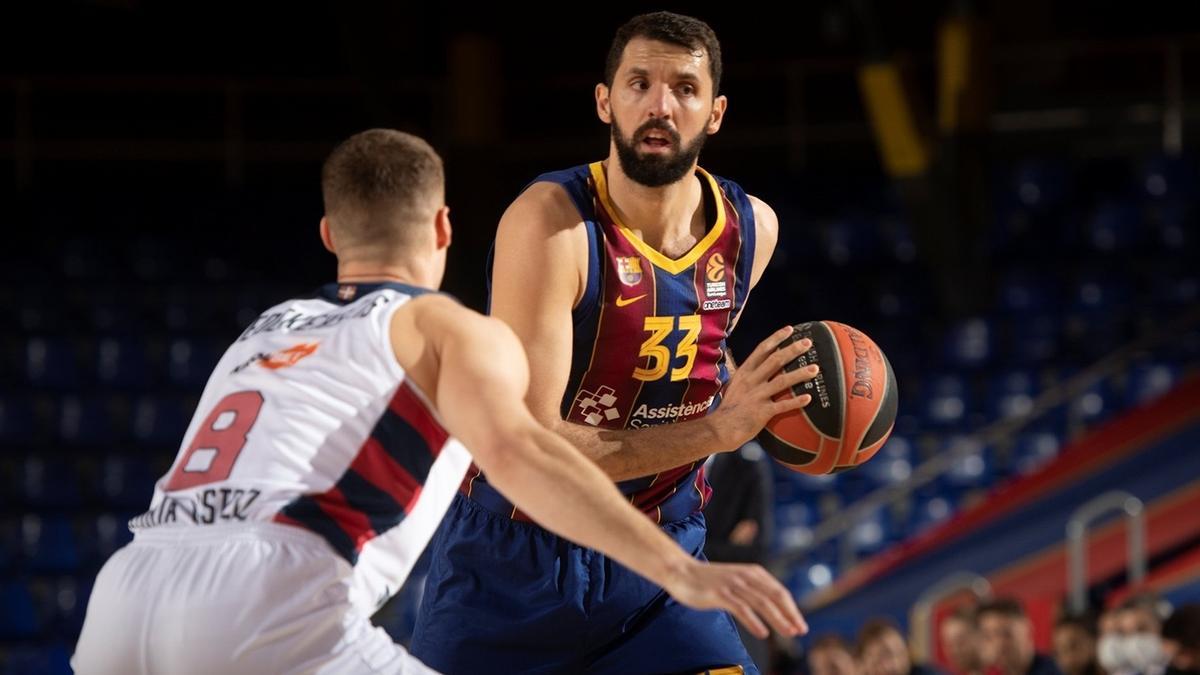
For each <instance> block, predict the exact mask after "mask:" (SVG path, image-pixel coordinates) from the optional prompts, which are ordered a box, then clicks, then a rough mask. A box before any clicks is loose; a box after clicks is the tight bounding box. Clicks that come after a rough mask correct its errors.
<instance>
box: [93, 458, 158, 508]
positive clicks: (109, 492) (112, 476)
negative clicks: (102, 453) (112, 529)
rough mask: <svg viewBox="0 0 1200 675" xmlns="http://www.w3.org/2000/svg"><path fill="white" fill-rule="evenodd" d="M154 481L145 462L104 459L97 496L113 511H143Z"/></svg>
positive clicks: (152, 489) (152, 491)
mask: <svg viewBox="0 0 1200 675" xmlns="http://www.w3.org/2000/svg"><path fill="white" fill-rule="evenodd" d="M156 479H157V476H155V475H154V472H153V470H152V469H151V468H150V466H149V464H147V463H146V462H145V461H144V460H137V459H130V458H127V457H116V456H113V457H106V458H105V459H104V461H103V463H101V465H100V485H99V493H100V496H101V498H103V500H104V502H105V503H106V504H107V505H109V506H112V507H115V508H119V509H139V508H145V507H146V506H148V505H149V504H150V498H151V496H153V494H154V482H155V480H156Z"/></svg>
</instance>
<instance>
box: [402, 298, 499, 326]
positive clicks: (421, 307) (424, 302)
mask: <svg viewBox="0 0 1200 675" xmlns="http://www.w3.org/2000/svg"><path fill="white" fill-rule="evenodd" d="M400 311H404V314H405V315H406V316H403V317H402V319H401V320H406V321H408V322H411V324H412V325H413V328H415V329H419V330H422V331H423V332H427V333H429V332H433V333H437V334H443V335H458V334H479V335H487V334H489V333H493V334H502V333H505V332H511V331H510V329H509V328H508V325H507V324H505V323H504V322H503V321H501V320H499V319H496V318H494V317H490V316H486V315H484V314H480V313H479V312H476V311H475V310H473V309H471V308H469V307H466V306H464V305H462V304H461V303H459V302H458V301H457V300H456V299H454V297H453V296H450V295H446V294H444V293H429V294H426V295H422V296H420V297H416V298H413V299H412V300H410V301H409V302H408V303H407V305H406V306H405V307H404V308H401V310H400Z"/></svg>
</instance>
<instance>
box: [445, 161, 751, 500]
mask: <svg viewBox="0 0 1200 675" xmlns="http://www.w3.org/2000/svg"><path fill="white" fill-rule="evenodd" d="M696 178H697V179H698V180H699V181H700V182H701V185H702V187H703V194H704V211H705V216H706V222H707V224H708V227H707V231H706V233H705V234H704V236H703V237H702V238H701V239H700V241H699V242H697V243H696V245H695V246H694V247H693V248H692V249H691V250H690V251H688V252H687V253H686V254H684V255H683V256H682V257H680V258H675V259H672V258H669V257H667V256H665V255H663V254H662V253H660V252H659V251H657V250H655V249H654V248H652V247H650V246H649V245H647V244H646V243H645V242H643V241H642V240H641V239H640V238H639V237H638V236H637V235H636V234H635V233H634V232H633V231H632V230H630V229H629V228H628V227H626V226H625V225H624V224H623V223H622V222H621V220H620V217H619V216H618V214H617V211H616V209H615V208H614V207H613V203H612V200H611V199H610V197H609V194H608V188H607V182H606V178H605V170H604V166H603V165H602V164H601V163H600V162H596V163H593V164H590V165H584V166H578V167H575V168H572V169H567V170H565V171H557V172H554V173H548V174H544V175H542V176H539V177H538V178H537V180H536V181H534V182H542V181H545V182H552V183H555V184H558V185H561V186H562V187H563V189H564V190H566V192H567V194H568V195H569V196H570V197H571V200H572V202H573V203H574V204H575V207H576V208H577V209H578V211H579V215H580V218H581V219H582V221H583V223H584V225H585V227H586V230H587V237H588V271H587V284H586V286H585V290H584V293H583V296H582V298H581V299H580V301H579V303H578V305H577V306H576V307H575V308H574V310H573V315H572V316H573V321H574V338H573V345H572V357H571V372H570V377H569V379H568V382H567V387H566V390H565V392H564V395H563V399H562V404H561V414H562V417H563V419H564V420H567V421H569V422H573V423H575V424H581V425H585V426H593V427H598V428H602V429H636V428H639V427H646V426H651V425H657V424H673V423H675V422H682V421H685V420H691V419H696V418H698V417H703V416H704V415H706V414H708V413H709V412H710V411H712V410H714V409H715V408H716V406H717V405H718V404H719V403H720V394H721V388H722V387H723V386H724V384H725V382H726V381H727V380H728V378H729V371H728V369H727V367H726V350H727V345H726V340H727V338H728V336H729V333H730V330H731V328H732V326H733V324H734V320H735V318H736V317H737V315H738V313H739V312H740V311H741V309H742V306H743V304H744V303H745V300H746V295H747V294H748V292H749V290H750V274H751V269H752V266H753V262H754V235H755V228H754V212H753V210H752V208H751V205H750V201H749V199H748V197H747V196H746V193H745V192H744V191H743V190H742V188H741V187H739V186H738V185H737V184H736V183H734V182H732V181H729V180H725V179H723V178H719V177H717V176H713V175H711V174H709V173H708V172H706V171H704V170H703V169H697V171H696ZM530 358H537V355H536V354H531V355H530ZM702 464H703V462H702V461H697V462H689V463H687V464H684V465H682V466H678V467H675V468H673V469H670V470H668V471H664V472H662V473H659V474H656V475H653V476H645V477H642V478H637V479H632V480H627V481H622V482H621V483H619V484H618V487H619V488H620V489H621V491H622V493H624V494H625V495H627V496H628V497H629V498H630V501H631V502H632V503H633V504H634V505H635V506H637V507H638V508H640V509H641V510H643V511H644V512H646V513H647V514H649V515H650V516H651V517H653V518H655V520H657V521H660V522H661V521H662V520H664V515H663V510H662V507H663V506H664V504H665V503H666V502H667V501H668V500H670V502H671V505H670V514H669V516H668V517H667V518H666V519H674V518H675V517H682V515H686V514H688V513H691V512H693V511H697V510H700V509H701V508H703V506H704V504H705V503H706V502H707V501H708V497H709V494H710V493H711V490H710V488H709V487H708V483H707V481H706V480H705V478H704V471H703V468H702ZM479 480H480V478H479V477H478V471H477V470H472V471H469V472H468V475H467V481H466V482H465V483H464V488H465V489H467V490H473V489H474V486H475V485H477V484H478V481H479ZM513 515H514V517H515V516H516V512H515V511H514V514H513Z"/></svg>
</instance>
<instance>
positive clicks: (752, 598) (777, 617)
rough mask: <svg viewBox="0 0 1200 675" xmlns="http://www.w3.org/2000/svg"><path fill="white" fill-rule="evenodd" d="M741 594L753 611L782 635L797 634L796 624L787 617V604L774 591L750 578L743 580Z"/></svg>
mask: <svg viewBox="0 0 1200 675" xmlns="http://www.w3.org/2000/svg"><path fill="white" fill-rule="evenodd" d="M746 576H747V577H749V576H751V575H749V574H748V575H746ZM740 594H741V596H742V598H744V599H745V600H746V602H747V603H749V605H750V607H751V609H753V610H754V612H755V613H757V614H758V616H760V617H762V618H763V619H765V620H766V622H767V623H769V624H771V626H773V627H774V628H775V630H777V631H779V633H780V634H781V635H787V636H792V635H795V634H796V629H797V626H796V622H795V621H794V620H793V619H791V618H789V617H788V616H787V614H786V612H785V609H786V604H785V603H783V602H781V600H780V599H779V598H778V597H777V596H775V594H774V593H773V592H772V591H770V590H768V589H765V588H763V587H762V585H761V582H758V581H757V580H755V579H750V578H747V579H745V580H743V582H742V588H741V589H740Z"/></svg>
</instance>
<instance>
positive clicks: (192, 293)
mask: <svg viewBox="0 0 1200 675" xmlns="http://www.w3.org/2000/svg"><path fill="white" fill-rule="evenodd" d="M211 295H212V294H211V292H209V291H207V290H205V289H196V288H190V287H176V288H172V289H170V290H169V291H167V293H166V294H165V296H164V298H163V300H162V306H163V314H162V323H163V326H164V327H165V328H166V329H167V330H168V331H170V332H171V333H178V334H194V333H198V332H201V331H205V330H210V329H211V327H212V318H213V308H212V299H211Z"/></svg>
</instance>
